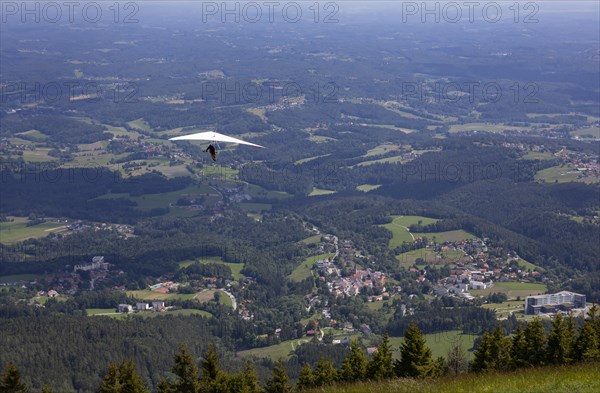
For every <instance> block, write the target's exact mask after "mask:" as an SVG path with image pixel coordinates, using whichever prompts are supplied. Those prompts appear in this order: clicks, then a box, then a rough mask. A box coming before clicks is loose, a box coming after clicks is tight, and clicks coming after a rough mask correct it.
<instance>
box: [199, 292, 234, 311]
mask: <svg viewBox="0 0 600 393" xmlns="http://www.w3.org/2000/svg"><path fill="white" fill-rule="evenodd" d="M216 292H220V293H221V297H220V298H219V303H220V304H222V305H224V306H228V307H231V306H232V304H231V298H230V297H229V295H227V294H226V293H225V292H223V291H221V290H219V289H210V290H208V291H202V292H199V293H197V294H196V295H194V298H195V299H196V300H197V301H199V302H200V303H206V302H209V301H211V300H213V299H214V298H215V293H216Z"/></svg>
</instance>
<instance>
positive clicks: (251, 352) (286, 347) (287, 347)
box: [237, 338, 311, 360]
mask: <svg viewBox="0 0 600 393" xmlns="http://www.w3.org/2000/svg"><path fill="white" fill-rule="evenodd" d="M310 340H311V339H310V338H299V339H295V340H288V341H283V342H281V343H279V344H275V345H270V346H268V347H262V348H253V349H248V350H245V351H240V352H238V353H237V355H238V356H241V357H247V356H256V357H258V358H270V359H272V360H277V359H279V358H283V359H286V358H287V357H288V356H289V355H290V353H291V352H292V351H293V350H295V349H296V348H297V347H298V346H299V345H302V344H304V343H307V342H310Z"/></svg>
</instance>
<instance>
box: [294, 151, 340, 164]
mask: <svg viewBox="0 0 600 393" xmlns="http://www.w3.org/2000/svg"><path fill="white" fill-rule="evenodd" d="M330 155H331V154H323V155H322V156H313V157H306V158H302V159H300V160H298V161H295V162H294V165H300V164H304V163H307V162H309V161H312V160H316V159H317V158H322V157H327V156H330Z"/></svg>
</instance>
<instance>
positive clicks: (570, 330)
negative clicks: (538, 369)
mask: <svg viewBox="0 0 600 393" xmlns="http://www.w3.org/2000/svg"><path fill="white" fill-rule="evenodd" d="M564 323H565V338H566V347H567V354H566V357H565V362H566V363H572V362H573V360H574V359H575V340H576V339H577V336H576V334H577V333H576V330H577V329H576V324H575V318H573V313H569V316H568V317H567V319H566V320H565V322H564Z"/></svg>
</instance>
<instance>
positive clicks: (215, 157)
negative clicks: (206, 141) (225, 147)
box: [204, 145, 217, 161]
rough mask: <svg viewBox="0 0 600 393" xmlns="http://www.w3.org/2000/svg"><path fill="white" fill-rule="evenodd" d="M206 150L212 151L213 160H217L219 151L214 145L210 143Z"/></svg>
mask: <svg viewBox="0 0 600 393" xmlns="http://www.w3.org/2000/svg"><path fill="white" fill-rule="evenodd" d="M204 151H205V152H209V153H210V156H211V157H212V160H213V161H217V151H216V150H215V147H214V146H213V145H208V147H207V148H206V150H204Z"/></svg>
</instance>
